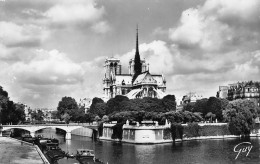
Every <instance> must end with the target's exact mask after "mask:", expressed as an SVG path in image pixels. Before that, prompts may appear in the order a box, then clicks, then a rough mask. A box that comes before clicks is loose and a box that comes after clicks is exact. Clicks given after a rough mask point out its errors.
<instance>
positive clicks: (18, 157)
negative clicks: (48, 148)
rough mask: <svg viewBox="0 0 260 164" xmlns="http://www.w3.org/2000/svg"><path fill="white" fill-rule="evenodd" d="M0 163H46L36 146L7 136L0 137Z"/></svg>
mask: <svg viewBox="0 0 260 164" xmlns="http://www.w3.org/2000/svg"><path fill="white" fill-rule="evenodd" d="M0 145H1V146H0V163H3V164H4V163H15V164H24V163H26V164H48V163H49V162H48V161H47V160H46V158H45V156H44V155H43V154H42V152H41V151H40V149H39V148H38V146H36V145H33V144H31V143H27V142H24V141H20V140H16V139H13V138H9V137H0Z"/></svg>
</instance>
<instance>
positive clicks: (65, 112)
mask: <svg viewBox="0 0 260 164" xmlns="http://www.w3.org/2000/svg"><path fill="white" fill-rule="evenodd" d="M57 110H58V113H57V115H58V117H59V118H60V119H61V120H65V121H66V122H69V121H70V120H72V121H76V120H78V118H79V117H80V116H82V114H83V115H84V110H82V109H79V107H78V104H77V102H76V100H75V99H74V98H72V97H66V96H65V97H62V99H61V101H60V102H59V104H58V107H57Z"/></svg>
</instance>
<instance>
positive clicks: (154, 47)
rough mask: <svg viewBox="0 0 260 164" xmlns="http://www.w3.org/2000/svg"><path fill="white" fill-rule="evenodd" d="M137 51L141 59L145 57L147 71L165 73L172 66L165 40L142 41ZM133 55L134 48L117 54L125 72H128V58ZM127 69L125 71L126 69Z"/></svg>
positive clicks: (171, 58)
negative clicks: (147, 65)
mask: <svg viewBox="0 0 260 164" xmlns="http://www.w3.org/2000/svg"><path fill="white" fill-rule="evenodd" d="M139 53H140V57H141V59H142V60H143V59H145V60H146V63H149V71H150V72H151V73H152V74H161V73H166V74H170V73H171V72H172V68H173V64H174V61H173V57H172V54H171V52H170V49H169V48H168V47H167V45H166V42H164V41H161V40H156V41H152V42H151V43H143V44H140V45H139ZM134 56H135V49H133V50H132V51H130V52H127V53H125V54H123V55H117V56H116V57H118V58H119V59H121V63H122V65H123V66H124V70H125V72H127V73H128V65H129V60H130V59H133V58H134ZM126 70H127V71H126Z"/></svg>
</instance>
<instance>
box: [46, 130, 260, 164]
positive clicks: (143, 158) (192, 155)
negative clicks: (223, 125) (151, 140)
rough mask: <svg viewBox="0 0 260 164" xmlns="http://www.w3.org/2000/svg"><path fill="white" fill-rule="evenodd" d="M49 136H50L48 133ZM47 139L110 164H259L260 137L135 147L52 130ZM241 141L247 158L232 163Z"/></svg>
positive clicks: (67, 162) (48, 131) (240, 157)
mask: <svg viewBox="0 0 260 164" xmlns="http://www.w3.org/2000/svg"><path fill="white" fill-rule="evenodd" d="M50 133H51V134H50ZM42 134H44V135H45V134H46V137H48V136H53V137H55V138H57V139H59V141H60V147H61V148H62V149H63V150H64V151H67V150H68V151H69V152H70V153H74V154H75V153H76V149H79V148H89V149H94V150H95V153H96V155H97V157H98V158H99V159H101V160H103V161H105V162H108V163H109V164H168V163H173V164H175V163H176V164H179V163H189V164H197V163H198V164H201V163H213V164H215V163H216V164H217V163H221V164H222V163H223V164H225V163H259V161H260V157H259V155H260V150H259V143H260V139H259V138H251V139H250V138H247V139H240V138H238V139H225V140H223V139H219V140H198V141H184V142H182V143H181V142H180V143H175V144H172V143H168V144H156V145H134V144H128V143H119V142H110V141H95V142H94V141H92V139H91V138H88V137H82V136H75V135H72V140H65V139H64V136H63V135H61V134H56V133H55V130H54V129H51V130H49V129H46V130H43V131H42ZM241 142H250V143H252V145H253V148H252V150H251V152H250V154H249V155H248V157H246V156H245V154H241V155H240V156H239V157H238V159H237V160H235V157H236V155H237V154H236V153H235V152H234V151H233V149H234V146H236V145H237V144H239V143H241ZM75 162H76V161H72V160H70V159H69V160H66V159H63V160H60V161H59V163H61V164H71V163H75Z"/></svg>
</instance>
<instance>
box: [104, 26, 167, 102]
mask: <svg viewBox="0 0 260 164" xmlns="http://www.w3.org/2000/svg"><path fill="white" fill-rule="evenodd" d="M135 55H138V56H139V58H140V55H139V45H138V29H137V33H136V52H135ZM140 62H141V73H140V74H139V75H138V76H137V77H136V78H134V75H135V60H134V59H130V60H129V66H128V69H129V70H128V73H126V74H123V73H122V66H121V63H120V60H119V59H117V58H114V57H111V58H107V59H106V60H105V65H104V68H105V75H104V78H103V92H104V93H103V94H104V99H106V100H108V99H110V98H114V97H115V96H116V95H125V96H127V97H128V98H130V99H134V98H143V97H156V98H163V97H164V96H165V91H166V80H165V77H164V76H163V75H162V74H160V75H155V74H151V73H150V72H149V64H147V63H146V61H145V59H143V60H140Z"/></svg>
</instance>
